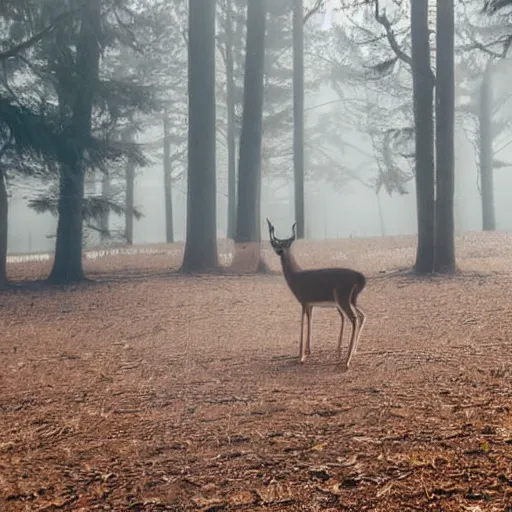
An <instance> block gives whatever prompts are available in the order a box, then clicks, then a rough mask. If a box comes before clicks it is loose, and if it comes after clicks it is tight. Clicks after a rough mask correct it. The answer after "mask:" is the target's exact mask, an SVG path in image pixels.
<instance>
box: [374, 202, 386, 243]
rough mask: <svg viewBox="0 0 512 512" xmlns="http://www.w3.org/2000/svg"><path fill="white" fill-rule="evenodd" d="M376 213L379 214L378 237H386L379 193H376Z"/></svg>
mask: <svg viewBox="0 0 512 512" xmlns="http://www.w3.org/2000/svg"><path fill="white" fill-rule="evenodd" d="M375 195H376V198H377V212H378V214H379V226H380V236H386V224H385V222H384V212H383V210H382V202H381V200H380V193H379V192H377V193H376V194H375Z"/></svg>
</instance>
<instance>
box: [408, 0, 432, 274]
mask: <svg viewBox="0 0 512 512" xmlns="http://www.w3.org/2000/svg"><path fill="white" fill-rule="evenodd" d="M411 40H412V61H413V66H412V71H413V102H414V125H415V130H416V141H415V155H416V156H415V158H416V176H415V177H416V203H417V206H416V208H417V217H418V247H417V251H416V263H415V267H414V269H415V271H416V272H417V273H419V274H426V273H431V272H432V271H433V269H434V244H435V200H434V198H435V196H434V119H433V107H434V105H433V104H434V77H433V74H432V69H431V67H430V43H429V30H428V0H411Z"/></svg>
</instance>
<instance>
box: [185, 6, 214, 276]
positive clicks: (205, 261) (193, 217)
mask: <svg viewBox="0 0 512 512" xmlns="http://www.w3.org/2000/svg"><path fill="white" fill-rule="evenodd" d="M215 9H216V2H215V1H214V0H210V1H208V2H206V3H205V2H204V1H203V0H189V32H188V44H189V68H188V72H189V78H188V94H189V126H188V130H189V132H188V137H189V138H188V190H187V239H186V243H185V254H184V257H183V265H182V267H181V270H182V271H183V272H207V271H212V270H213V269H214V268H215V267H216V266H217V226H216V184H215V178H216V172H215V154H216V151H215V143H216V119H215V114H216V106H215Z"/></svg>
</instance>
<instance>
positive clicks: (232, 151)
mask: <svg viewBox="0 0 512 512" xmlns="http://www.w3.org/2000/svg"><path fill="white" fill-rule="evenodd" d="M232 2H233V0H227V1H226V103H227V105H226V107H227V114H228V129H227V135H226V137H227V146H228V233H227V235H228V238H231V239H234V238H235V232H236V128H235V72H234V61H233V3H232Z"/></svg>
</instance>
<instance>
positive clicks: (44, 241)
mask: <svg viewBox="0 0 512 512" xmlns="http://www.w3.org/2000/svg"><path fill="white" fill-rule="evenodd" d="M324 21H325V19H324V18H323V16H317V17H316V21H315V23H317V24H318V25H322V23H324ZM502 68H503V70H502V71H501V72H500V73H497V74H496V76H495V87H494V88H495V92H496V94H497V93H498V92H499V91H503V90H505V89H506V88H507V83H508V81H507V75H509V73H510V72H509V71H508V69H510V61H506V62H505V63H504V64H503V65H502ZM465 78H466V77H464V76H461V75H460V73H459V75H458V76H457V82H461V81H463V80H464V79H465ZM349 88H350V87H349ZM497 91H498V92H497ZM351 94H352V95H354V96H356V97H357V95H358V94H359V95H360V96H361V97H362V95H363V94H364V93H363V92H361V90H359V89H357V88H352V89H351ZM290 95H291V90H290ZM336 98H337V96H336V93H335V91H334V89H332V88H331V87H330V86H329V84H327V83H325V84H323V85H322V87H321V88H320V89H319V90H317V91H315V92H307V93H306V116H305V122H306V125H307V126H313V125H314V124H315V123H316V122H318V116H319V115H320V114H326V113H329V112H331V113H332V112H335V109H336V108H338V106H337V105H336ZM326 103H327V105H325V106H323V107H317V106H318V105H324V104H326ZM508 103H509V102H508V100H506V101H505V102H504V103H503V104H502V106H501V109H500V112H501V113H502V114H501V115H504V116H509V112H510V108H507V107H508ZM217 115H218V116H219V115H221V114H220V113H219V112H218V114H217ZM184 129H186V127H185V128H184ZM289 135H290V134H287V136H289ZM159 136H161V133H160V132H159V129H157V128H153V129H151V130H147V131H146V132H143V133H141V134H139V136H138V137H139V138H138V140H139V141H141V142H144V141H148V140H155V139H156V138H158V137H159ZM307 137H308V131H307V129H306V138H307ZM504 137H505V138H504V139H503V141H502V144H501V146H504V147H505V149H503V150H502V151H501V152H500V153H499V159H500V160H502V161H506V162H507V161H512V160H511V158H512V155H511V153H512V144H511V145H510V146H507V140H506V137H509V138H511V139H512V133H510V134H505V135H504ZM344 139H345V141H347V142H351V143H353V144H355V145H357V146H358V147H359V150H360V151H352V150H351V148H350V145H346V146H342V147H340V148H338V149H337V150H335V152H334V156H335V158H336V159H337V160H339V161H340V162H343V165H344V166H346V167H347V168H350V169H352V170H353V172H354V173H355V174H357V177H358V179H351V180H348V181H346V182H342V183H338V182H336V180H334V182H333V181H332V180H328V179H326V178H324V177H323V176H320V177H315V176H314V169H311V168H308V169H307V170H306V173H308V174H307V176H308V179H307V181H306V186H305V194H306V197H305V201H306V235H307V238H310V239H317V240H319V239H328V238H345V237H374V236H383V235H385V236H392V235H412V234H415V232H416V210H415V190H414V180H412V179H411V180H410V181H409V182H408V183H407V184H406V191H407V194H404V195H400V194H398V193H396V192H395V193H393V194H392V195H389V194H388V193H386V191H385V189H384V188H382V189H381V191H380V193H379V194H378V195H377V194H376V193H375V190H374V188H373V189H372V188H370V187H369V186H367V185H365V184H363V183H361V182H360V181H363V182H365V183H366V184H368V183H370V182H371V180H372V179H374V178H375V174H376V167H375V166H372V165H369V166H368V165H366V169H365V170H364V171H359V170H358V169H360V168H361V167H362V166H363V167H364V166H365V162H364V161H365V157H363V156H362V154H361V153H362V152H366V153H368V154H370V155H371V154H372V152H373V149H372V145H371V142H370V140H369V139H368V137H366V136H365V134H364V133H361V132H360V131H358V130H357V129H355V128H354V129H353V130H352V131H351V130H349V129H347V130H346V132H345V133H344ZM306 142H307V141H306ZM217 146H218V147H217V225H218V237H219V238H225V236H226V224H227V219H226V218H227V158H226V151H225V147H223V145H222V144H220V143H218V145H217ZM308 151H309V150H308V149H307V148H306V151H305V153H306V162H307V161H308ZM288 159H289V162H288V164H289V166H290V169H291V166H292V153H291V151H290V154H289V157H288ZM455 164H456V166H455V172H456V197H455V226H456V230H457V232H465V231H477V230H481V204H480V192H479V188H478V166H477V160H476V158H475V147H474V145H473V144H472V143H471V142H470V140H469V139H468V133H467V127H465V126H464V123H463V122H460V121H459V122H458V123H457V126H456V159H455ZM288 174H289V179H283V178H282V177H279V178H276V177H273V176H272V173H269V172H265V169H264V178H263V185H262V206H261V215H262V219H261V226H262V235H263V237H264V238H265V237H266V227H265V225H264V221H265V217H269V218H271V219H272V221H273V223H274V224H275V225H276V228H277V230H278V231H279V232H280V233H282V234H283V235H285V234H286V233H288V232H289V230H290V227H291V225H292V223H293V219H294V207H293V180H292V175H291V173H290V172H289V173H288ZM494 179H495V211H496V224H497V229H498V230H504V231H507V230H510V229H511V228H512V204H511V203H510V200H509V195H510V193H509V191H510V190H511V189H512V174H511V168H510V167H502V168H499V169H496V170H495V171H494ZM359 180H360V181H359ZM99 181H100V180H99V177H98V179H97V180H96V184H95V186H96V192H98V191H99V188H98V187H99ZM162 183H163V169H162V162H161V161H160V160H159V159H158V158H153V161H152V163H151V165H149V166H148V167H146V168H141V169H137V174H136V182H135V205H136V207H137V208H138V209H139V210H140V211H141V212H142V214H143V217H142V218H141V219H139V220H137V219H135V220H134V243H135V244H148V243H160V242H164V241H165V226H164V222H165V220H164V192H163V186H162ZM14 185H15V186H13V187H11V198H10V201H9V209H10V215H9V234H8V250H9V253H10V254H13V253H25V252H36V251H52V250H53V248H54V243H55V239H54V235H55V231H56V225H57V220H56V218H54V217H52V216H51V215H50V214H49V213H45V214H37V213H35V212H34V211H33V210H31V209H30V208H28V206H27V198H29V197H31V196H33V195H34V193H35V192H36V191H35V190H34V188H33V187H34V184H33V182H31V181H20V180H17V181H16V183H15V184H14ZM93 189H94V186H93ZM89 192H94V190H92V189H89ZM172 198H173V214H174V235H175V240H176V241H181V240H184V236H185V226H186V180H185V179H184V178H180V179H177V180H175V181H174V183H173V195H172ZM110 222H111V226H110V227H111V229H115V228H116V227H117V228H122V226H123V224H124V220H123V219H121V218H119V217H118V218H116V217H115V216H111V220H110Z"/></svg>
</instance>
